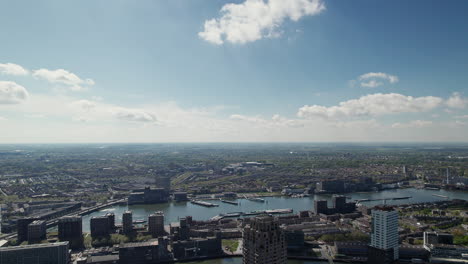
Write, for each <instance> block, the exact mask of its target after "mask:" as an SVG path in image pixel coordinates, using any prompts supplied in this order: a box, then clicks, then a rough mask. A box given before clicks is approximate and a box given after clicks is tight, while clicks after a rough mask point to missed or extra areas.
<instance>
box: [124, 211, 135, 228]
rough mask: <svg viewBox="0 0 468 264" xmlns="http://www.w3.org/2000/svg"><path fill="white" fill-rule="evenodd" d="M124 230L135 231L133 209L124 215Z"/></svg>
mask: <svg viewBox="0 0 468 264" xmlns="http://www.w3.org/2000/svg"><path fill="white" fill-rule="evenodd" d="M122 231H123V233H124V234H130V233H132V231H133V216H132V211H126V212H125V213H123V215H122Z"/></svg>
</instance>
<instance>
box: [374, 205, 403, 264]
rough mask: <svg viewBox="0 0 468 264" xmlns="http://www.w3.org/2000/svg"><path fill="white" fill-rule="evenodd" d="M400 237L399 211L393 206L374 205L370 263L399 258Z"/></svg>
mask: <svg viewBox="0 0 468 264" xmlns="http://www.w3.org/2000/svg"><path fill="white" fill-rule="evenodd" d="M398 239H399V238H398V212H397V211H396V210H395V209H394V208H393V207H391V206H376V207H374V209H372V232H371V243H370V248H369V260H368V263H377V262H373V261H379V263H387V262H392V261H395V260H397V259H398V257H399V254H398V253H399V252H398V249H399V240H398ZM384 260H385V261H384Z"/></svg>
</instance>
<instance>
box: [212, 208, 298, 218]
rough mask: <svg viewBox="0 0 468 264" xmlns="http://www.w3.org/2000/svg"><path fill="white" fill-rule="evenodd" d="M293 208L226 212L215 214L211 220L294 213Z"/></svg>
mask: <svg viewBox="0 0 468 264" xmlns="http://www.w3.org/2000/svg"><path fill="white" fill-rule="evenodd" d="M293 212H294V211H293V209H290V208H288V209H273V210H259V211H252V212H250V213H244V212H233V213H226V214H219V215H215V216H213V217H212V218H210V220H212V221H218V220H221V219H224V218H226V217H246V216H255V215H260V214H291V213H293Z"/></svg>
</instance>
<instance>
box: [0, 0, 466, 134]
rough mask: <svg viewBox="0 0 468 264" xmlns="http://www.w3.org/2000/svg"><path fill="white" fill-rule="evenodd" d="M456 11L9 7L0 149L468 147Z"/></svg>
mask: <svg viewBox="0 0 468 264" xmlns="http://www.w3.org/2000/svg"><path fill="white" fill-rule="evenodd" d="M467 8H468V3H466V2H462V1H456V2H455V1H453V2H450V3H443V2H441V1H411V2H407V1H392V2H387V1H372V2H369V1H360V0H359V1H353V2H338V1H327V0H281V1H280V0H232V1H202V0H195V1H187V0H171V1H168V0H165V1H146V0H145V1H139V2H138V3H134V2H127V1H113V2H112V3H110V2H108V1H101V2H96V1H79V2H63V1H58V0H46V1H41V2H34V3H30V2H26V1H15V2H14V3H12V2H9V1H0V29H1V31H2V32H3V33H4V34H1V35H0V41H1V43H2V49H1V50H0V128H1V130H2V133H0V143H94V142H115V143H118V142H125V143H127V142H129V143H131V142H436V141H439V142H466V141H468V133H467V132H468V92H467V87H466V83H467V81H468V75H467V74H466V70H467V67H466V61H467V59H468V52H467V49H466V46H467V44H468V43H467V42H468V37H467V36H468V34H466V33H467V29H466V27H464V25H466V23H467V22H468V21H467V20H468V18H466V16H465V13H466V12H465V11H466V10H467Z"/></svg>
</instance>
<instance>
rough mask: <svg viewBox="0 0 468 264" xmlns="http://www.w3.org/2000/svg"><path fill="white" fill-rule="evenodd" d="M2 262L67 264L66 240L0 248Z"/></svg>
mask: <svg viewBox="0 0 468 264" xmlns="http://www.w3.org/2000/svg"><path fill="white" fill-rule="evenodd" d="M0 263H2V264H44V263H54V264H68V263H69V255H68V242H58V243H48V244H36V245H27V246H17V247H2V248H0Z"/></svg>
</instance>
